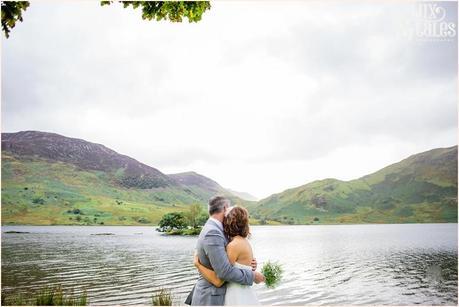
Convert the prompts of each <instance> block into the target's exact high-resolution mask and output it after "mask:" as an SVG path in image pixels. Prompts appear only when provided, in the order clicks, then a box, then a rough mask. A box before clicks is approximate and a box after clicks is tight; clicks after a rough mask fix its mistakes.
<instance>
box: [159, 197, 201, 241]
mask: <svg viewBox="0 0 459 307" xmlns="http://www.w3.org/2000/svg"><path fill="white" fill-rule="evenodd" d="M208 217H209V216H208V215H207V213H206V212H205V210H204V208H203V206H202V205H200V204H192V205H190V206H189V208H188V211H186V212H171V213H166V214H165V215H164V216H163V217H162V218H161V221H159V227H158V228H157V229H156V230H157V231H159V232H166V233H167V234H173V235H197V234H199V233H200V231H201V228H202V226H203V225H204V224H205V223H206V221H207V219H208Z"/></svg>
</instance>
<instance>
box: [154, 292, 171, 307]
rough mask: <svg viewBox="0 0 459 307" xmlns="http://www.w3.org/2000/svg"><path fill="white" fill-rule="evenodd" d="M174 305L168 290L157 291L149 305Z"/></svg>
mask: <svg viewBox="0 0 459 307" xmlns="http://www.w3.org/2000/svg"><path fill="white" fill-rule="evenodd" d="M173 303H174V297H173V295H172V293H171V291H170V290H168V289H164V288H162V289H159V290H158V291H157V292H156V293H155V294H153V295H152V296H151V304H152V305H153V306H172V305H173Z"/></svg>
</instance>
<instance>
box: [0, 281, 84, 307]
mask: <svg viewBox="0 0 459 307" xmlns="http://www.w3.org/2000/svg"><path fill="white" fill-rule="evenodd" d="M88 304H89V300H88V296H87V293H86V290H85V291H84V292H83V293H82V294H81V295H73V291H72V292H71V293H70V294H66V293H64V291H63V290H62V287H61V286H57V287H54V288H51V287H46V288H44V289H42V290H40V291H37V292H35V293H27V294H17V295H15V294H6V293H5V292H3V291H2V306H86V305H88Z"/></svg>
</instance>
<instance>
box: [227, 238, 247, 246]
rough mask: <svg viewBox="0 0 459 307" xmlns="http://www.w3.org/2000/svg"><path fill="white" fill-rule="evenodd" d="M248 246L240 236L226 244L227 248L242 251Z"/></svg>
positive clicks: (245, 240)
mask: <svg viewBox="0 0 459 307" xmlns="http://www.w3.org/2000/svg"><path fill="white" fill-rule="evenodd" d="M248 245H249V242H247V239H246V238H243V237H241V236H236V237H234V238H233V239H232V240H231V242H229V243H228V247H229V248H234V249H243V248H245V247H247V246H248Z"/></svg>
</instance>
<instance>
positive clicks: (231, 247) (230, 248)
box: [194, 242, 238, 288]
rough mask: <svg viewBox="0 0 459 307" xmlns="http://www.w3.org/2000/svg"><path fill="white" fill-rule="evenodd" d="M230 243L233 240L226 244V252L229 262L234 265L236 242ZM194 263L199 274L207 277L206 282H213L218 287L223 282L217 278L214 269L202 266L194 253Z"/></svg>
mask: <svg viewBox="0 0 459 307" xmlns="http://www.w3.org/2000/svg"><path fill="white" fill-rule="evenodd" d="M232 243H233V242H230V243H229V244H228V245H227V246H226V252H227V253H228V259H229V261H230V263H231V264H233V265H234V263H235V262H236V260H237V257H238V249H237V244H234V243H233V244H232ZM194 265H195V266H196V268H197V269H198V270H199V272H200V273H201V275H202V276H203V277H204V278H205V279H207V281H208V282H210V283H211V284H213V285H214V286H215V287H217V288H220V287H221V286H223V284H224V283H225V281H224V280H222V279H220V278H218V276H217V273H215V271H213V270H211V269H209V268H207V267H205V266H203V265H202V264H201V263H200V262H199V258H198V256H197V254H194Z"/></svg>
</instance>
